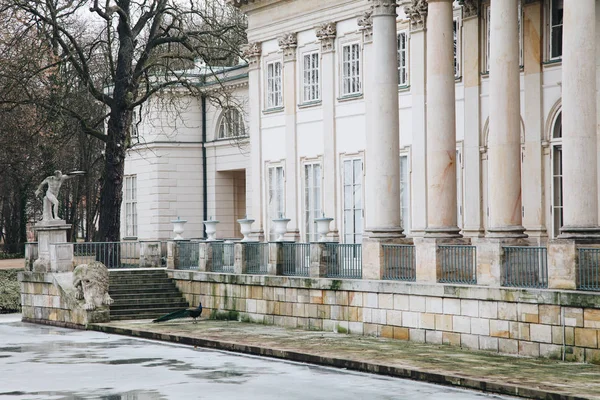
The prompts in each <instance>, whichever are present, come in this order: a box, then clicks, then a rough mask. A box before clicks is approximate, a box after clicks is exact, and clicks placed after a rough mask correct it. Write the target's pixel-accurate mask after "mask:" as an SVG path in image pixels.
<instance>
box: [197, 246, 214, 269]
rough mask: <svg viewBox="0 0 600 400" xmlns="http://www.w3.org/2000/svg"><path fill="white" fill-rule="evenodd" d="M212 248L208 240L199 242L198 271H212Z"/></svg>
mask: <svg viewBox="0 0 600 400" xmlns="http://www.w3.org/2000/svg"><path fill="white" fill-rule="evenodd" d="M212 263H213V248H212V246H211V243H210V242H204V243H200V250H199V255H198V264H199V265H198V271H203V272H206V271H212Z"/></svg>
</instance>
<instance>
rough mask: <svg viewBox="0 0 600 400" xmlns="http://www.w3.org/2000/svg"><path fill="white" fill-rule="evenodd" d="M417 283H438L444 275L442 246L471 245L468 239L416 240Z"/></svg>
mask: <svg viewBox="0 0 600 400" xmlns="http://www.w3.org/2000/svg"><path fill="white" fill-rule="evenodd" d="M414 241H415V253H416V254H415V258H416V260H415V261H416V278H417V279H416V281H417V282H428V283H436V282H437V281H438V278H440V277H441V275H442V259H441V251H440V246H441V245H454V246H459V245H463V246H465V245H469V244H471V242H470V239H468V238H415V239H414Z"/></svg>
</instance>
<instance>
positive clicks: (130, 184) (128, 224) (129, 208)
mask: <svg viewBox="0 0 600 400" xmlns="http://www.w3.org/2000/svg"><path fill="white" fill-rule="evenodd" d="M124 203H125V236H126V237H130V238H134V237H137V233H138V227H137V224H138V218H137V175H125V202H124Z"/></svg>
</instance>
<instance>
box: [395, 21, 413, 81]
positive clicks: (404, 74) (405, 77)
mask: <svg viewBox="0 0 600 400" xmlns="http://www.w3.org/2000/svg"><path fill="white" fill-rule="evenodd" d="M401 36H404V47H402V46H401V44H402V41H401V39H400V37H401ZM396 37H397V40H398V42H397V47H398V86H400V87H405V86H408V85H409V84H410V78H409V72H410V60H409V57H410V51H409V43H408V41H409V35H408V30H407V29H405V30H401V31H398V34H397V36H396ZM402 56H404V57H402ZM402 60H404V65H402Z"/></svg>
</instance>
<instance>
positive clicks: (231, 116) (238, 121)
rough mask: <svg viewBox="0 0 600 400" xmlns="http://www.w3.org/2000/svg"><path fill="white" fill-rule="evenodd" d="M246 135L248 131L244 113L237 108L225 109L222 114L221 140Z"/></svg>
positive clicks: (220, 125) (220, 124)
mask: <svg viewBox="0 0 600 400" xmlns="http://www.w3.org/2000/svg"><path fill="white" fill-rule="evenodd" d="M245 134H246V129H245V127H244V118H243V117H242V113H241V112H239V111H238V110H237V109H236V108H227V109H225V110H224V111H223V114H221V122H220V123H219V135H218V137H219V139H227V138H233V137H238V136H244V135H245Z"/></svg>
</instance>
